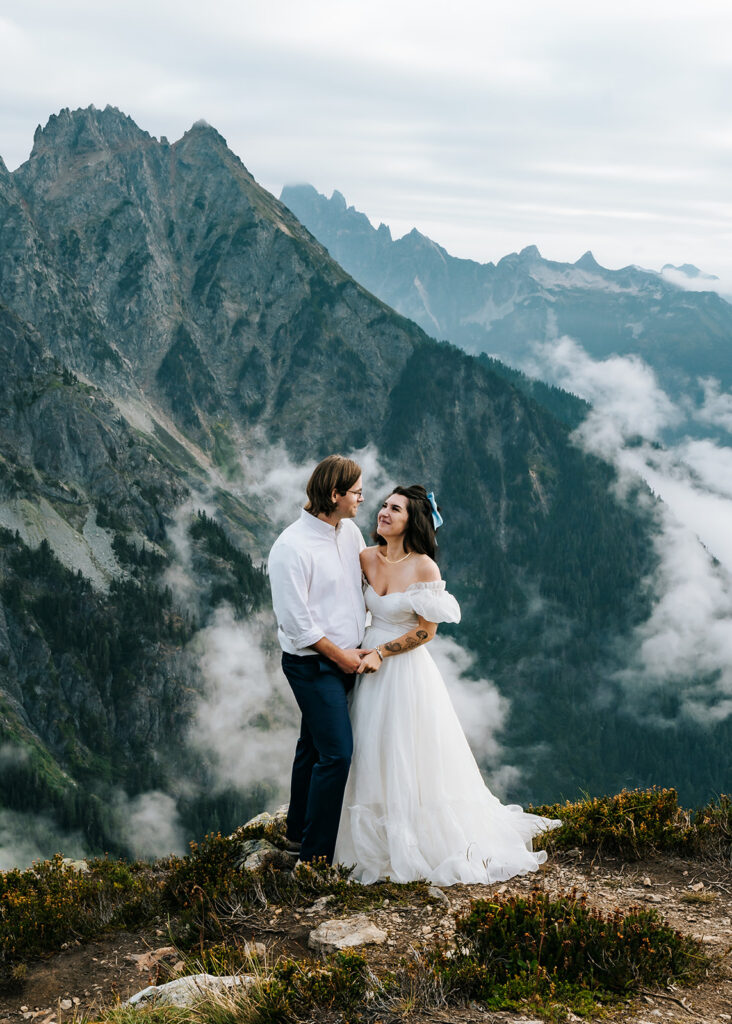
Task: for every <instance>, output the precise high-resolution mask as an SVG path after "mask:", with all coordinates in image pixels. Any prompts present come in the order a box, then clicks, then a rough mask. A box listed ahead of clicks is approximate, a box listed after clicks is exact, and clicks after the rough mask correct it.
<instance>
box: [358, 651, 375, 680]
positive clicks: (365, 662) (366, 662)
mask: <svg viewBox="0 0 732 1024" xmlns="http://www.w3.org/2000/svg"><path fill="white" fill-rule="evenodd" d="M380 668H381V658H380V657H379V655H378V654H377V653H376V651H365V652H364V656H363V658H361V664H360V665H359V666H358V668H357V669H356V672H357V674H358V675H363V674H364V673H371V672H378V671H379V669H380Z"/></svg>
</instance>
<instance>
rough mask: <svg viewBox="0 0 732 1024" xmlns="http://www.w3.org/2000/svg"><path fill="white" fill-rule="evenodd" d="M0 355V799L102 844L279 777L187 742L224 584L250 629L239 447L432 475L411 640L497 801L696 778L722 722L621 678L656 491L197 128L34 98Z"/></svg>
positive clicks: (252, 524) (704, 789)
mask: <svg viewBox="0 0 732 1024" xmlns="http://www.w3.org/2000/svg"><path fill="white" fill-rule="evenodd" d="M288 205H289V203H288ZM382 234H383V232H382ZM431 244H432V243H430V245H431ZM329 248H330V246H329ZM525 259H526V260H529V257H525ZM532 259H533V257H532ZM474 267H475V268H476V269H475V271H474V272H475V274H476V275H477V276H478V277H479V276H480V275H479V270H480V268H478V265H477V264H475V265H474ZM505 269H506V268H504V270H505ZM579 271H580V272H582V273H589V269H588V268H587V266H585V267H584V269H583V268H582V267H580V268H579ZM501 273H502V274H503V271H501ZM519 277H520V275H519ZM522 279H523V278H522ZM476 280H477V278H476ZM512 287H513V293H512V294H513V295H514V297H515V296H516V294H517V289H519V290H520V287H519V285H518V284H515V286H512ZM658 287H659V288H660V287H661V285H659V286H658ZM694 298H695V300H696V299H699V297H698V296H695V297H694ZM510 301H513V300H509V299H506V302H510ZM543 301H546V296H545V298H544V300H543ZM699 301H701V299H699ZM721 301H722V300H718V301H717V300H716V297H715V299H714V301H713V302H712V301H711V300H710V309H711V310H712V313H711V314H710V322H715V323H716V321H715V317H717V316H719V317H721V316H722V313H721V312H720V309H721V308H722V307H721V306H719V305H718V302H719V303H721ZM515 306H516V310H518V309H519V308H524V306H523V305H522V303H521V302H518V303H515ZM527 308H531V302H529V303H528V307H527ZM516 315H518V313H517V314H516ZM537 317H539V319H540V315H539V313H537ZM537 322H538V320H537ZM720 322H721V321H720ZM679 329H680V328H679ZM476 337H477V335H476ZM476 347H477V346H476ZM0 364H1V368H2V375H1V376H0V526H1V527H2V531H1V533H0V671H1V673H2V674H0V761H1V763H2V765H3V772H4V780H5V785H4V788H3V792H2V796H1V797H0V802H1V805H2V807H4V808H5V809H6V810H7V811H9V812H12V813H14V814H27V813H28V812H34V813H36V812H38V813H40V812H42V813H44V814H48V815H52V816H53V818H54V820H55V821H56V822H57V824H58V826H59V827H60V828H64V829H67V830H79V831H80V832H81V833H82V834H83V838H84V842H85V843H86V844H87V846H88V847H91V848H93V849H104V848H106V849H118V850H124V849H129V848H130V836H129V834H128V833H127V832H126V831H125V818H124V814H123V813H122V812H120V811H119V808H129V806H131V802H132V803H134V802H135V801H137V803H135V806H136V807H138V808H139V807H140V806H142V805H141V804H140V801H141V800H143V799H144V798H147V797H149V798H150V799H151V800H153V797H154V800H157V801H158V803H157V804H155V803H154V800H153V802H152V803H150V806H151V807H152V806H156V807H157V806H163V803H162V802H161V801H164V800H167V801H168V803H167V804H165V806H174V808H175V813H176V815H177V816H178V819H179V820H180V822H181V823H182V828H183V830H184V832H185V834H186V835H187V836H188V837H193V836H196V835H200V834H202V832H203V831H205V830H208V829H211V828H219V827H220V828H232V827H234V825H236V824H237V823H238V822H239V821H240V820H242V815H246V814H248V813H249V811H250V810H254V809H258V807H259V805H260V804H261V802H262V801H264V800H266V799H268V798H272V797H273V794H274V793H275V791H276V789H277V785H278V784H279V783H280V782H282V781H284V780H282V779H275V778H274V777H273V778H272V779H271V780H270V781H269V782H265V783H264V784H260V783H256V784H255V783H254V782H253V781H252V779H251V778H246V777H244V778H240V779H238V781H236V783H234V782H232V780H231V778H228V781H227V782H226V783H225V784H224V783H222V782H221V779H220V776H218V775H217V771H216V764H215V761H216V751H215V750H214V751H211V750H209V751H208V752H206V751H202V749H201V747H200V744H199V745H197V744H196V743H195V735H194V734H195V729H196V711H195V709H196V706H197V702H200V700H202V699H205V698H206V687H207V686H208V685H209V681H208V677H207V674H206V671H205V662H206V659H205V657H204V656H203V655H202V646H201V645H202V644H204V643H205V637H206V636H208V635H209V634H208V633H207V632H206V630H207V628H208V627H209V626H210V625H211V623H212V622H215V621H218V620H217V619H216V615H217V614H218V612H220V610H221V608H222V607H224V606H226V607H228V608H230V609H231V610H232V611H231V614H232V615H233V618H234V620H235V622H238V623H239V626H240V627H241V629H242V630H244V627H245V626H246V624H247V623H248V622H249V623H254V622H256V623H257V628H258V629H260V631H263V634H262V635H263V637H264V639H263V640H262V643H261V645H260V646H261V647H262V649H264V651H265V653H266V652H267V651H268V652H269V654H270V655H271V652H272V650H273V648H274V647H275V639H274V627H273V623H272V618H271V610H270V609H269V597H268V587H267V582H266V577H265V574H264V572H263V569H262V561H263V559H264V557H265V556H266V552H267V549H268V547H269V545H270V543H271V542H272V540H273V538H274V536H275V534H276V530H277V528H278V522H277V519H276V516H275V515H274V513H273V511H272V506H271V503H270V501H269V498H268V492H266V491H265V489H263V479H262V477H261V474H260V473H259V471H258V470H257V469H256V466H257V465H261V464H262V460H264V462H267V461H268V460H269V464H270V465H276V466H278V467H279V470H280V477H279V479H280V480H281V482H282V486H283V487H291V486H293V484H297V480H299V479H300V477H299V476H298V473H299V469H298V467H300V466H304V467H307V466H309V465H312V464H313V463H314V462H315V461H316V460H317V459H318V458H320V457H322V456H323V455H325V454H327V453H328V452H330V451H338V450H340V451H348V452H358V451H362V450H364V449H367V450H368V451H370V452H371V453H372V454H373V453H374V452H375V453H376V457H377V459H378V463H379V466H380V467H381V470H382V472H383V474H384V475H385V477H386V479H390V480H391V481H399V482H406V483H410V482H413V481H420V482H423V483H425V485H427V486H428V488H429V489H434V490H435V492H436V493H437V495H438V499H439V501H440V504H441V506H442V509H443V514H444V515H445V519H446V526H445V528H444V529H443V530H441V532H440V538H439V539H440V564H441V566H442V571H443V574H444V575H445V577H446V579H447V580H448V584H449V586H450V589H451V590H453V591H454V592H455V594H456V596H457V597H458V599H459V600H460V602H461V604H462V606H463V616H464V618H463V624H462V625H461V626H460V627H459V629H457V630H455V629H452V630H443V631H441V634H442V635H448V636H449V637H450V639H451V640H452V641H453V642H454V643H457V642H459V644H460V645H461V646H462V647H464V648H466V649H467V651H468V652H469V654H468V655H466V659H467V667H465V668H464V672H463V676H464V678H463V685H464V686H465V687H466V688H468V689H470V688H471V686H472V691H471V692H473V693H474V694H475V695H476V696H479V695H480V694H481V693H484V692H485V685H486V682H485V681H486V680H490V688H491V689H490V693H492V694H493V695H494V697H495V698H496V700H498V699H500V703H501V707H503V708H504V709H505V713H503V715H502V718H501V720H500V722H498V721H496V722H494V723H493V726H492V727H491V728H494V729H497V728H498V725H499V724H500V725H501V726H502V728H501V731H500V749H499V750H498V751H496V749H495V747H493V748H491V747H490V745H487V746H486V748H485V750H484V751H483V752H482V753H483V764H484V767H485V768H486V770H487V771H489V772H498V773H500V770H501V768H502V767H503V766H504V765H505V764H507V763H508V764H510V765H512V766H513V767H514V770H513V771H512V772H511V773H509V774H508V775H507V776H505V778H506V779H507V780H508V781H507V783H506V790H507V794H506V795H508V796H509V797H512V798H517V799H521V800H527V799H530V800H534V801H536V802H538V801H542V800H550V799H551V800H555V799H558V798H560V797H562V796H572V795H575V794H576V793H577V792H578V791H579V790H580V789H585V790H590V791H594V792H599V791H601V790H615V789H618V788H620V787H621V786H623V785H629V786H632V785H636V784H644V785H645V784H648V783H658V784H674V785H677V786H678V787H679V789H680V790H681V793H682V798H683V799H684V800H685V801H686V802H692V801H701V800H703V799H705V798H706V797H707V795H709V794H711V793H713V792H716V791H718V790H719V789H721V788H724V785H725V782H726V780H727V778H728V776H727V775H726V773H727V771H728V762H727V760H726V756H727V755H726V752H727V751H729V749H730V740H732V734H731V732H730V728H729V725H728V724H727V723H726V722H724V721H716V720H711V721H705V722H704V723H703V724H700V723H699V722H695V721H693V720H688V719H684V718H677V719H673V707H672V706H671V705H673V701H671V704H670V705H669V703H668V701H667V699H666V697H664V696H662V697H660V698H657V697H654V696H651V697H650V698H649V700H650V701H651V704H653V702H654V701H656V700H660V701H661V703H662V704H663V707H661V708H659V707H656V706H655V705H653V707H651V709H650V710H651V711H652V712H653V715H656V716H658V715H661V717H663V714H665V715H666V716H667V718H666V720H665V721H664V722H663V723H662V724H661V725H656V726H654V725H649V722H652V721H653V715H651V716H650V717H648V716H646V717H645V718H644V717H643V716H642V715H639V714H638V710H637V708H631V707H629V706H627V705H626V703H625V702H624V701H623V699H622V694H621V692H620V690H619V688H618V684H617V678H618V673H619V672H622V670H623V667H624V665H625V663H626V659H627V656H628V655H627V644H628V642H629V638H630V637H631V635H632V633H633V631H634V630H635V629H636V628H637V627H638V626H639V624H641V623H643V622H644V621H645V620H646V619H647V618H648V616H649V614H650V612H651V610H652V607H653V604H654V600H655V595H654V593H653V591H652V588H651V587H650V586H649V580H650V579H651V578H652V575H653V572H654V569H655V567H656V566H657V561H658V556H657V552H656V550H655V547H654V537H655V535H656V533H657V529H658V526H657V514H656V508H657V506H656V503H654V501H653V499H652V497H651V496H650V494H648V493H647V492H645V491H644V489H643V488H642V487H641V486H640V484H639V485H638V487H639V490H640V491H642V492H643V495H644V500H643V501H641V502H640V503H634V502H633V501H630V500H628V497H627V495H621V494H620V493H619V491H618V489H617V487H616V484H617V478H616V471H615V469H614V468H613V467H612V466H610V465H608V464H606V463H604V462H603V461H601V460H599V459H597V458H593V457H592V456H589V455H587V454H585V453H583V452H582V451H581V450H580V449H579V448H578V447H577V446H576V445H575V444H574V443H573V442H572V440H571V437H570V426H569V425H568V420H571V419H572V418H575V419H576V418H577V417H579V416H581V414H582V408H583V407H582V406H581V405H580V404H578V403H577V402H576V400H574V399H572V397H571V396H566V395H565V396H563V395H562V394H561V393H560V392H558V391H556V389H555V391H554V392H552V393H550V392H549V391H548V390H547V393H546V395H545V396H544V397H546V399H547V400H546V402H545V403H542V401H540V400H537V399H541V397H542V395H543V393H541V394H540V393H539V392H536V393H532V391H531V388H526V387H522V386H519V385H520V384H521V382H520V381H519V380H518V379H512V377H511V373H510V372H507V371H506V372H504V371H503V369H502V368H500V367H498V366H497V365H495V366H494V365H491V364H490V362H489V361H487V360H481V359H478V358H475V357H474V356H472V355H470V354H467V353H466V352H464V351H461V350H460V349H458V348H457V347H455V346H454V345H451V344H446V343H440V342H437V341H435V340H433V339H432V338H431V337H429V336H428V334H427V333H426V332H425V331H424V330H423V329H422V327H420V326H419V325H418V324H416V323H414V322H413V321H412V320H410V319H408V318H406V317H405V316H404V315H401V314H400V313H398V312H396V311H395V310H394V309H392V308H391V307H390V305H388V304H387V303H386V302H385V301H383V300H382V299H379V298H376V297H375V295H374V294H372V293H371V292H370V291H368V290H367V289H366V288H365V287H363V285H362V284H360V283H357V281H356V280H355V279H354V277H352V276H350V274H349V272H348V271H347V269H344V268H343V267H342V266H341V265H340V264H339V263H338V262H336V261H335V259H334V258H333V256H332V255H331V254H330V253H329V252H328V250H327V249H326V248H325V246H324V245H323V244H322V243H321V242H320V241H318V240H316V238H315V237H313V235H312V234H311V232H310V231H309V230H308V229H307V228H306V227H305V226H303V223H301V222H300V220H298V219H297V217H296V216H295V215H294V214H293V212H291V209H289V208H288V206H287V205H285V204H283V203H282V202H279V201H278V200H276V199H275V198H274V197H273V196H272V195H270V194H269V193H268V192H267V191H266V190H264V189H263V188H262V187H261V186H259V185H258V184H257V183H256V182H255V180H254V179H253V177H252V176H251V174H249V172H248V171H247V170H246V168H245V167H244V165H243V164H242V163H241V161H240V160H239V158H238V157H237V156H236V155H235V154H234V153H233V152H232V151H231V150H230V149H229V148H228V146H227V144H226V142H225V140H224V139H223V138H222V137H221V135H220V134H219V133H218V132H217V131H216V130H215V129H213V128H212V127H210V126H208V125H207V124H205V123H202V122H199V123H197V124H195V125H194V126H193V127H192V128H191V129H190V130H189V131H188V132H186V133H185V135H184V136H183V137H182V138H181V139H180V140H178V141H177V142H175V143H174V144H169V143H168V142H167V141H165V140H164V139H163V140H157V139H155V138H153V137H151V136H150V135H149V134H148V133H146V132H145V131H143V130H141V129H140V128H138V127H137V125H135V124H134V122H133V121H132V120H131V119H130V118H129V117H127V116H125V115H124V114H123V113H122V112H120V111H119V110H117V109H115V108H112V107H107V108H106V109H105V110H97V109H95V108H93V107H90V108H87V109H85V110H75V111H70V110H63V111H61V112H60V113H59V114H58V115H54V116H52V117H51V118H50V120H49V121H48V123H47V125H46V126H45V127H44V128H40V127H39V129H38V130H37V132H36V136H35V139H34V145H33V150H32V153H31V156H30V158H29V160H28V161H27V162H26V163H24V164H23V165H22V166H20V167H19V168H18V169H17V170H16V171H14V172H13V173H10V172H9V171H8V170H7V168H6V167H5V165H4V164H2V162H1V161H0ZM497 371H499V372H497ZM710 372H711V371H710ZM715 372H716V371H715ZM553 402H554V407H552V403H553ZM257 460H259V462H258V461H257ZM253 467H254V468H253ZM368 485H369V481H368V479H367V480H366V486H367V487H368ZM199 505H200V506H204V507H206V508H207V509H208V512H207V513H206V512H202V513H197V512H196V508H197V507H198V506H199ZM362 526H363V527H364V529H365V531H366V532H369V528H368V524H366V523H363V524H362ZM237 628H239V627H237ZM240 635H241V636H245V637H250V638H251V636H252V635H253V634H252V633H251V632H249V633H247V632H246V631H243V632H241V634H240ZM260 653H261V652H260V651H259V650H255V648H254V646H251V647H250V648H249V649H247V650H246V651H245V653H244V655H243V657H244V660H245V661H246V660H251V663H252V665H255V666H256V665H259V662H258V661H257V658H258V657H259V655H260ZM204 654H205V652H204ZM481 680H482V681H483V682H482V683H481ZM702 682H703V680H700V685H701V683H702ZM481 687H483V689H481ZM255 697H256V693H255ZM664 702H665V703H664ZM486 706H487V705H486ZM496 706H497V705H496ZM608 707H612V709H613V710H612V712H611V713H610V712H609V711H608ZM483 713H484V712H483ZM668 716H671V717H668ZM276 718H277V714H276V710H275V711H272V709H271V708H270V707H266V706H264V702H263V703H262V706H261V707H258V708H257V707H256V700H255V703H254V710H253V711H251V712H250V718H248V719H247V720H246V721H243V722H242V735H244V730H245V727H246V729H248V730H250V731H249V733H247V735H249V736H251V730H252V729H257V730H259V734H260V738H261V735H264V736H265V739H266V737H267V736H268V735H271V737H272V744H273V745H274V744H275V742H276V728H275V726H276ZM672 720H673V724H672V725H671V726H669V722H671V721H672ZM489 731H490V730H489ZM244 742H245V740H242V743H244ZM258 749H260V748H258ZM265 749H266V747H265ZM491 751H492V752H491ZM276 763H277V758H276V757H275V754H274V746H273V750H272V765H273V767H272V775H273V776H274V774H275V764H276ZM146 806H147V805H146Z"/></svg>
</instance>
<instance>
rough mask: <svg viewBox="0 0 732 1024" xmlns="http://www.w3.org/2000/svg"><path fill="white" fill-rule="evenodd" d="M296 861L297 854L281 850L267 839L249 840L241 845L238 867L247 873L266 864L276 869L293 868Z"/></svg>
mask: <svg viewBox="0 0 732 1024" xmlns="http://www.w3.org/2000/svg"><path fill="white" fill-rule="evenodd" d="M296 860H297V854H296V853H288V852H287V850H280V849H279V847H277V846H274V845H273V844H272V843H270V842H268V841H267V840H266V839H247V840H246V841H245V842H243V843H242V844H241V852H240V853H239V856H238V858H237V866H238V867H240V868H244V870H245V871H256V870H257V868H261V867H264V866H265V865H266V864H271V865H272V866H273V867H276V868H291V867H292V866H293V865H294V863H295V861H296Z"/></svg>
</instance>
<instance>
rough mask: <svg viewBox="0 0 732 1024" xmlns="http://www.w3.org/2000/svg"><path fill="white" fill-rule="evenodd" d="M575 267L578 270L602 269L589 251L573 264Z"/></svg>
mask: <svg viewBox="0 0 732 1024" xmlns="http://www.w3.org/2000/svg"><path fill="white" fill-rule="evenodd" d="M575 267H579V269H580V270H602V267H601V266H600V264H599V263H598V262H597V260H596V259H595V257H594V256H593V255H592V253H591V252H590V250H589V249H588V250H587V252H586V253H585V254H584V255H583V256H580V258H579V259H578V260H577V262H576V263H575Z"/></svg>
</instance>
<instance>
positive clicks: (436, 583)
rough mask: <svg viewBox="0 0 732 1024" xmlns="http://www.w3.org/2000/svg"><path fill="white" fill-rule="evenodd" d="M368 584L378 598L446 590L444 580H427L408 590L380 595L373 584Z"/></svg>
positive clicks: (392, 591) (414, 584)
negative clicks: (423, 591)
mask: <svg viewBox="0 0 732 1024" xmlns="http://www.w3.org/2000/svg"><path fill="white" fill-rule="evenodd" d="M366 582H367V585H368V586H369V587H371V589H372V590H373V591H374V593H375V594H376V596H377V597H394V595H395V594H406V593H408V592H409V591H410V590H444V589H445V581H444V580H425V581H422V582H417V583H410V584H409V586H408V587H407V588H406V590H391V591H390V592H389V593H388V594H380V593H379V592H378V590H374V587H373V585H372V584H371V583H369V582H368V580H367V581H366Z"/></svg>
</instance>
